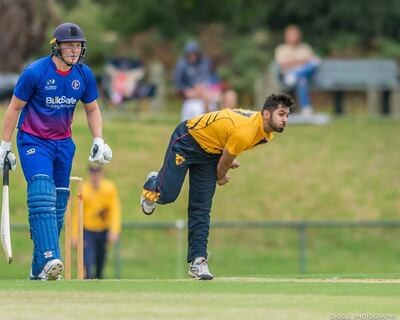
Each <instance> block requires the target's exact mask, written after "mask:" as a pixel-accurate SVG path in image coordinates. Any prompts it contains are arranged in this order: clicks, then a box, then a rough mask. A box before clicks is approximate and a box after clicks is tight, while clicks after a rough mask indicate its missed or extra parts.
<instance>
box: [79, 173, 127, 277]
mask: <svg viewBox="0 0 400 320" xmlns="http://www.w3.org/2000/svg"><path fill="white" fill-rule="evenodd" d="M88 171H89V181H86V180H85V182H84V184H83V191H82V196H83V214H84V218H83V221H84V222H83V228H84V235H83V238H84V247H85V250H84V262H85V271H86V273H85V278H86V279H103V269H104V263H105V261H106V253H107V244H110V245H113V244H115V243H116V242H117V241H118V239H119V235H120V232H121V206H120V201H119V196H118V190H117V187H116V185H115V184H114V182H113V181H111V180H109V179H105V178H104V174H103V170H102V167H101V166H99V165H90V166H89V169H88ZM73 221H74V229H73V230H74V232H73V242H74V244H76V243H77V236H78V235H77V231H78V228H77V226H78V225H77V219H76V216H74V220H73Z"/></svg>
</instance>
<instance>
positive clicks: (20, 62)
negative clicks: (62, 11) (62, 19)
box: [0, 0, 55, 72]
mask: <svg viewBox="0 0 400 320" xmlns="http://www.w3.org/2000/svg"><path fill="white" fill-rule="evenodd" d="M53 19H55V11H54V0H0V43H1V46H0V72H19V71H21V70H20V69H21V68H22V67H23V66H24V61H25V59H27V58H28V57H29V56H30V55H31V54H32V53H33V52H35V51H37V50H39V49H40V48H41V47H42V45H43V41H44V40H45V39H46V38H47V29H48V27H49V24H50V23H51V22H52V20H53Z"/></svg>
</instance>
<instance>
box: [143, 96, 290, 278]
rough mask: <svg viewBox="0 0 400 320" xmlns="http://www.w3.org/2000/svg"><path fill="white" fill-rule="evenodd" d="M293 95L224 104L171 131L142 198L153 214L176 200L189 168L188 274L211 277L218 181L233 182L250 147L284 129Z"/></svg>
mask: <svg viewBox="0 0 400 320" xmlns="http://www.w3.org/2000/svg"><path fill="white" fill-rule="evenodd" d="M293 104H294V102H293V99H292V98H291V97H289V96H288V95H285V94H278V95H275V94H272V95H270V96H269V97H267V99H266V101H265V103H264V106H263V107H262V110H261V111H258V112H256V111H250V110H242V109H228V108H226V109H223V110H220V111H215V112H210V113H206V114H203V115H200V116H198V117H195V118H193V119H190V120H188V121H184V122H182V123H181V124H180V125H178V127H177V128H176V129H175V131H174V132H173V134H172V137H171V140H170V143H169V146H168V148H167V151H166V154H165V158H164V164H163V165H162V167H161V169H160V171H159V172H150V173H149V174H148V176H147V180H146V182H145V184H144V186H143V192H142V196H141V199H140V202H141V206H142V210H143V212H144V213H145V214H147V215H150V214H152V213H153V212H154V210H155V207H156V204H157V203H158V204H166V203H170V202H173V201H175V199H176V198H177V197H178V195H179V192H180V190H181V187H182V184H183V181H184V179H185V176H186V173H187V171H188V170H189V172H190V175H189V207H188V219H189V220H188V229H189V234H188V253H187V262H188V263H189V275H190V276H191V277H193V278H196V279H199V280H211V279H213V278H214V276H213V275H212V274H211V272H210V271H209V269H208V264H207V243H208V234H209V229H210V211H211V204H212V199H213V196H214V192H215V188H216V185H219V186H223V185H225V184H227V183H228V182H229V175H228V174H227V173H228V171H229V169H235V168H238V167H239V163H238V162H237V161H236V160H235V158H236V157H237V156H238V155H239V154H241V153H242V152H243V151H245V150H249V149H251V148H253V147H255V146H257V145H260V144H264V143H267V142H268V141H270V140H271V139H272V138H273V132H283V130H284V129H285V127H286V125H287V122H288V115H289V112H290V109H291V108H292V107H293Z"/></svg>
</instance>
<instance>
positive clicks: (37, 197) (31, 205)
mask: <svg viewBox="0 0 400 320" xmlns="http://www.w3.org/2000/svg"><path fill="white" fill-rule="evenodd" d="M28 211H29V224H30V229H31V237H32V240H33V251H34V253H33V254H34V258H33V261H32V274H33V275H37V274H39V273H40V271H41V270H42V269H43V267H44V265H45V264H46V263H47V262H48V261H50V260H53V259H56V258H57V259H58V258H60V248H59V243H58V231H57V217H56V188H55V185H54V182H53V180H52V179H51V178H50V177H49V176H47V175H35V176H33V177H32V179H31V180H29V182H28Z"/></svg>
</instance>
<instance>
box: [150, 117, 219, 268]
mask: <svg viewBox="0 0 400 320" xmlns="http://www.w3.org/2000/svg"><path fill="white" fill-rule="evenodd" d="M220 156H221V155H219V154H210V153H207V152H205V151H204V150H203V149H202V148H201V147H200V145H199V144H198V143H197V141H196V140H195V139H194V138H193V137H192V136H191V135H190V133H189V132H188V130H187V128H186V121H185V122H182V123H181V124H179V125H178V127H177V128H176V129H175V130H174V132H173V134H172V137H171V141H170V143H169V145H168V149H167V151H166V153H165V158H164V163H163V166H162V168H161V169H160V171H159V173H158V176H157V178H155V177H154V178H151V179H149V180H148V181H146V183H145V185H144V188H145V189H147V190H150V191H155V192H159V193H160V196H159V199H158V201H157V203H159V204H166V203H170V202H173V201H175V200H176V198H177V197H178V195H179V192H180V190H181V188H182V184H183V181H184V179H185V176H186V172H187V171H188V170H189V208H188V229H189V233H188V254H187V261H188V262H191V261H193V260H194V259H195V258H196V257H205V258H206V257H207V242H208V233H209V229H210V211H211V205H212V199H213V196H214V193H215V187H216V183H217V164H218V161H219V158H220Z"/></svg>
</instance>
